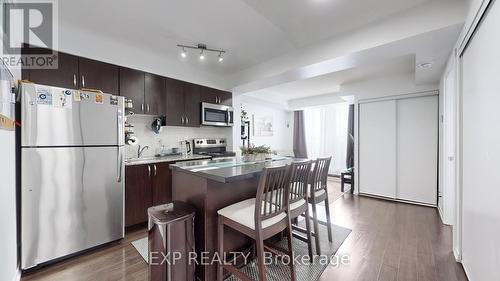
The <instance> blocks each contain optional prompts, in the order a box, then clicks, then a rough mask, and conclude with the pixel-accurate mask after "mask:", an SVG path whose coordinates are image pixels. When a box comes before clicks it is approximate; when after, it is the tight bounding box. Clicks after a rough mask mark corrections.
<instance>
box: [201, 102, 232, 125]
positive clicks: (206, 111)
mask: <svg viewBox="0 0 500 281" xmlns="http://www.w3.org/2000/svg"><path fill="white" fill-rule="evenodd" d="M233 115H234V112H233V108H232V107H231V106H227V105H220V104H213V103H207V102H202V103H201V124H202V125H205V126H222V127H229V126H233V119H234V118H233V117H234V116H233Z"/></svg>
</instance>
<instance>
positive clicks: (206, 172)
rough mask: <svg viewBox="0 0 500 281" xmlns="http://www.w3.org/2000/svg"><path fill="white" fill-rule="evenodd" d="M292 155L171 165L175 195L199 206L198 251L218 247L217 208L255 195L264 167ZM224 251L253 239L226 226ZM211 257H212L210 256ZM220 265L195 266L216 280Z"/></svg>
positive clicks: (285, 161)
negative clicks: (252, 160) (268, 158)
mask: <svg viewBox="0 0 500 281" xmlns="http://www.w3.org/2000/svg"><path fill="white" fill-rule="evenodd" d="M292 161H293V159H292V158H285V157H276V158H273V159H271V160H267V161H260V162H244V161H242V160H241V159H240V158H229V159H216V160H197V161H188V162H182V163H177V164H175V165H171V166H170V167H171V169H172V198H173V200H179V201H184V202H188V203H190V204H191V205H193V206H195V207H196V218H195V239H196V252H197V253H198V257H200V253H208V254H207V256H208V257H211V256H212V255H213V254H214V253H215V252H216V251H217V211H218V210H220V209H222V208H224V207H226V206H229V205H231V204H234V203H237V202H240V201H242V200H245V199H249V198H254V197H255V194H256V192H257V186H258V182H259V178H260V174H261V173H262V170H263V169H264V167H278V166H283V165H287V164H290V163H292ZM224 237H225V239H224V240H225V242H224V251H225V252H231V251H240V250H244V249H248V246H249V245H251V244H250V243H251V240H249V238H247V237H245V236H243V235H242V234H240V233H238V232H235V231H232V230H231V229H228V228H226V230H225V233H224ZM207 260H211V258H209V259H207ZM216 272H217V265H216V264H213V265H203V266H197V267H196V275H197V277H198V278H199V279H200V280H206V281H209V280H210V281H211V280H216Z"/></svg>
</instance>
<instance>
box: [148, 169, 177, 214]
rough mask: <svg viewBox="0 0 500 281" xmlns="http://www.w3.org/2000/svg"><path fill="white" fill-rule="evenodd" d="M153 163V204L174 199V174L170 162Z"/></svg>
mask: <svg viewBox="0 0 500 281" xmlns="http://www.w3.org/2000/svg"><path fill="white" fill-rule="evenodd" d="M152 165H153V183H152V200H153V206H156V205H161V204H165V203H168V202H170V201H172V174H171V171H170V168H169V167H168V163H156V164H152Z"/></svg>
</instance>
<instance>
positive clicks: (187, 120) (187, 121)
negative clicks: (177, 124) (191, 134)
mask: <svg viewBox="0 0 500 281" xmlns="http://www.w3.org/2000/svg"><path fill="white" fill-rule="evenodd" d="M186 124H189V119H188V118H187V116H186Z"/></svg>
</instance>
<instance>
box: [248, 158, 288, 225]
mask: <svg viewBox="0 0 500 281" xmlns="http://www.w3.org/2000/svg"><path fill="white" fill-rule="evenodd" d="M289 171H290V169H289V166H288V165H287V166H283V167H274V168H264V171H263V172H262V175H261V177H260V180H259V187H258V189H257V196H256V201H255V220H256V222H257V221H258V220H259V219H260V221H262V220H265V219H269V218H272V217H274V216H277V215H279V214H281V213H282V212H284V211H286V207H287V202H286V200H287V194H286V191H287V190H288V188H287V185H288V183H289V181H290V179H289V176H290V175H289Z"/></svg>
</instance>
